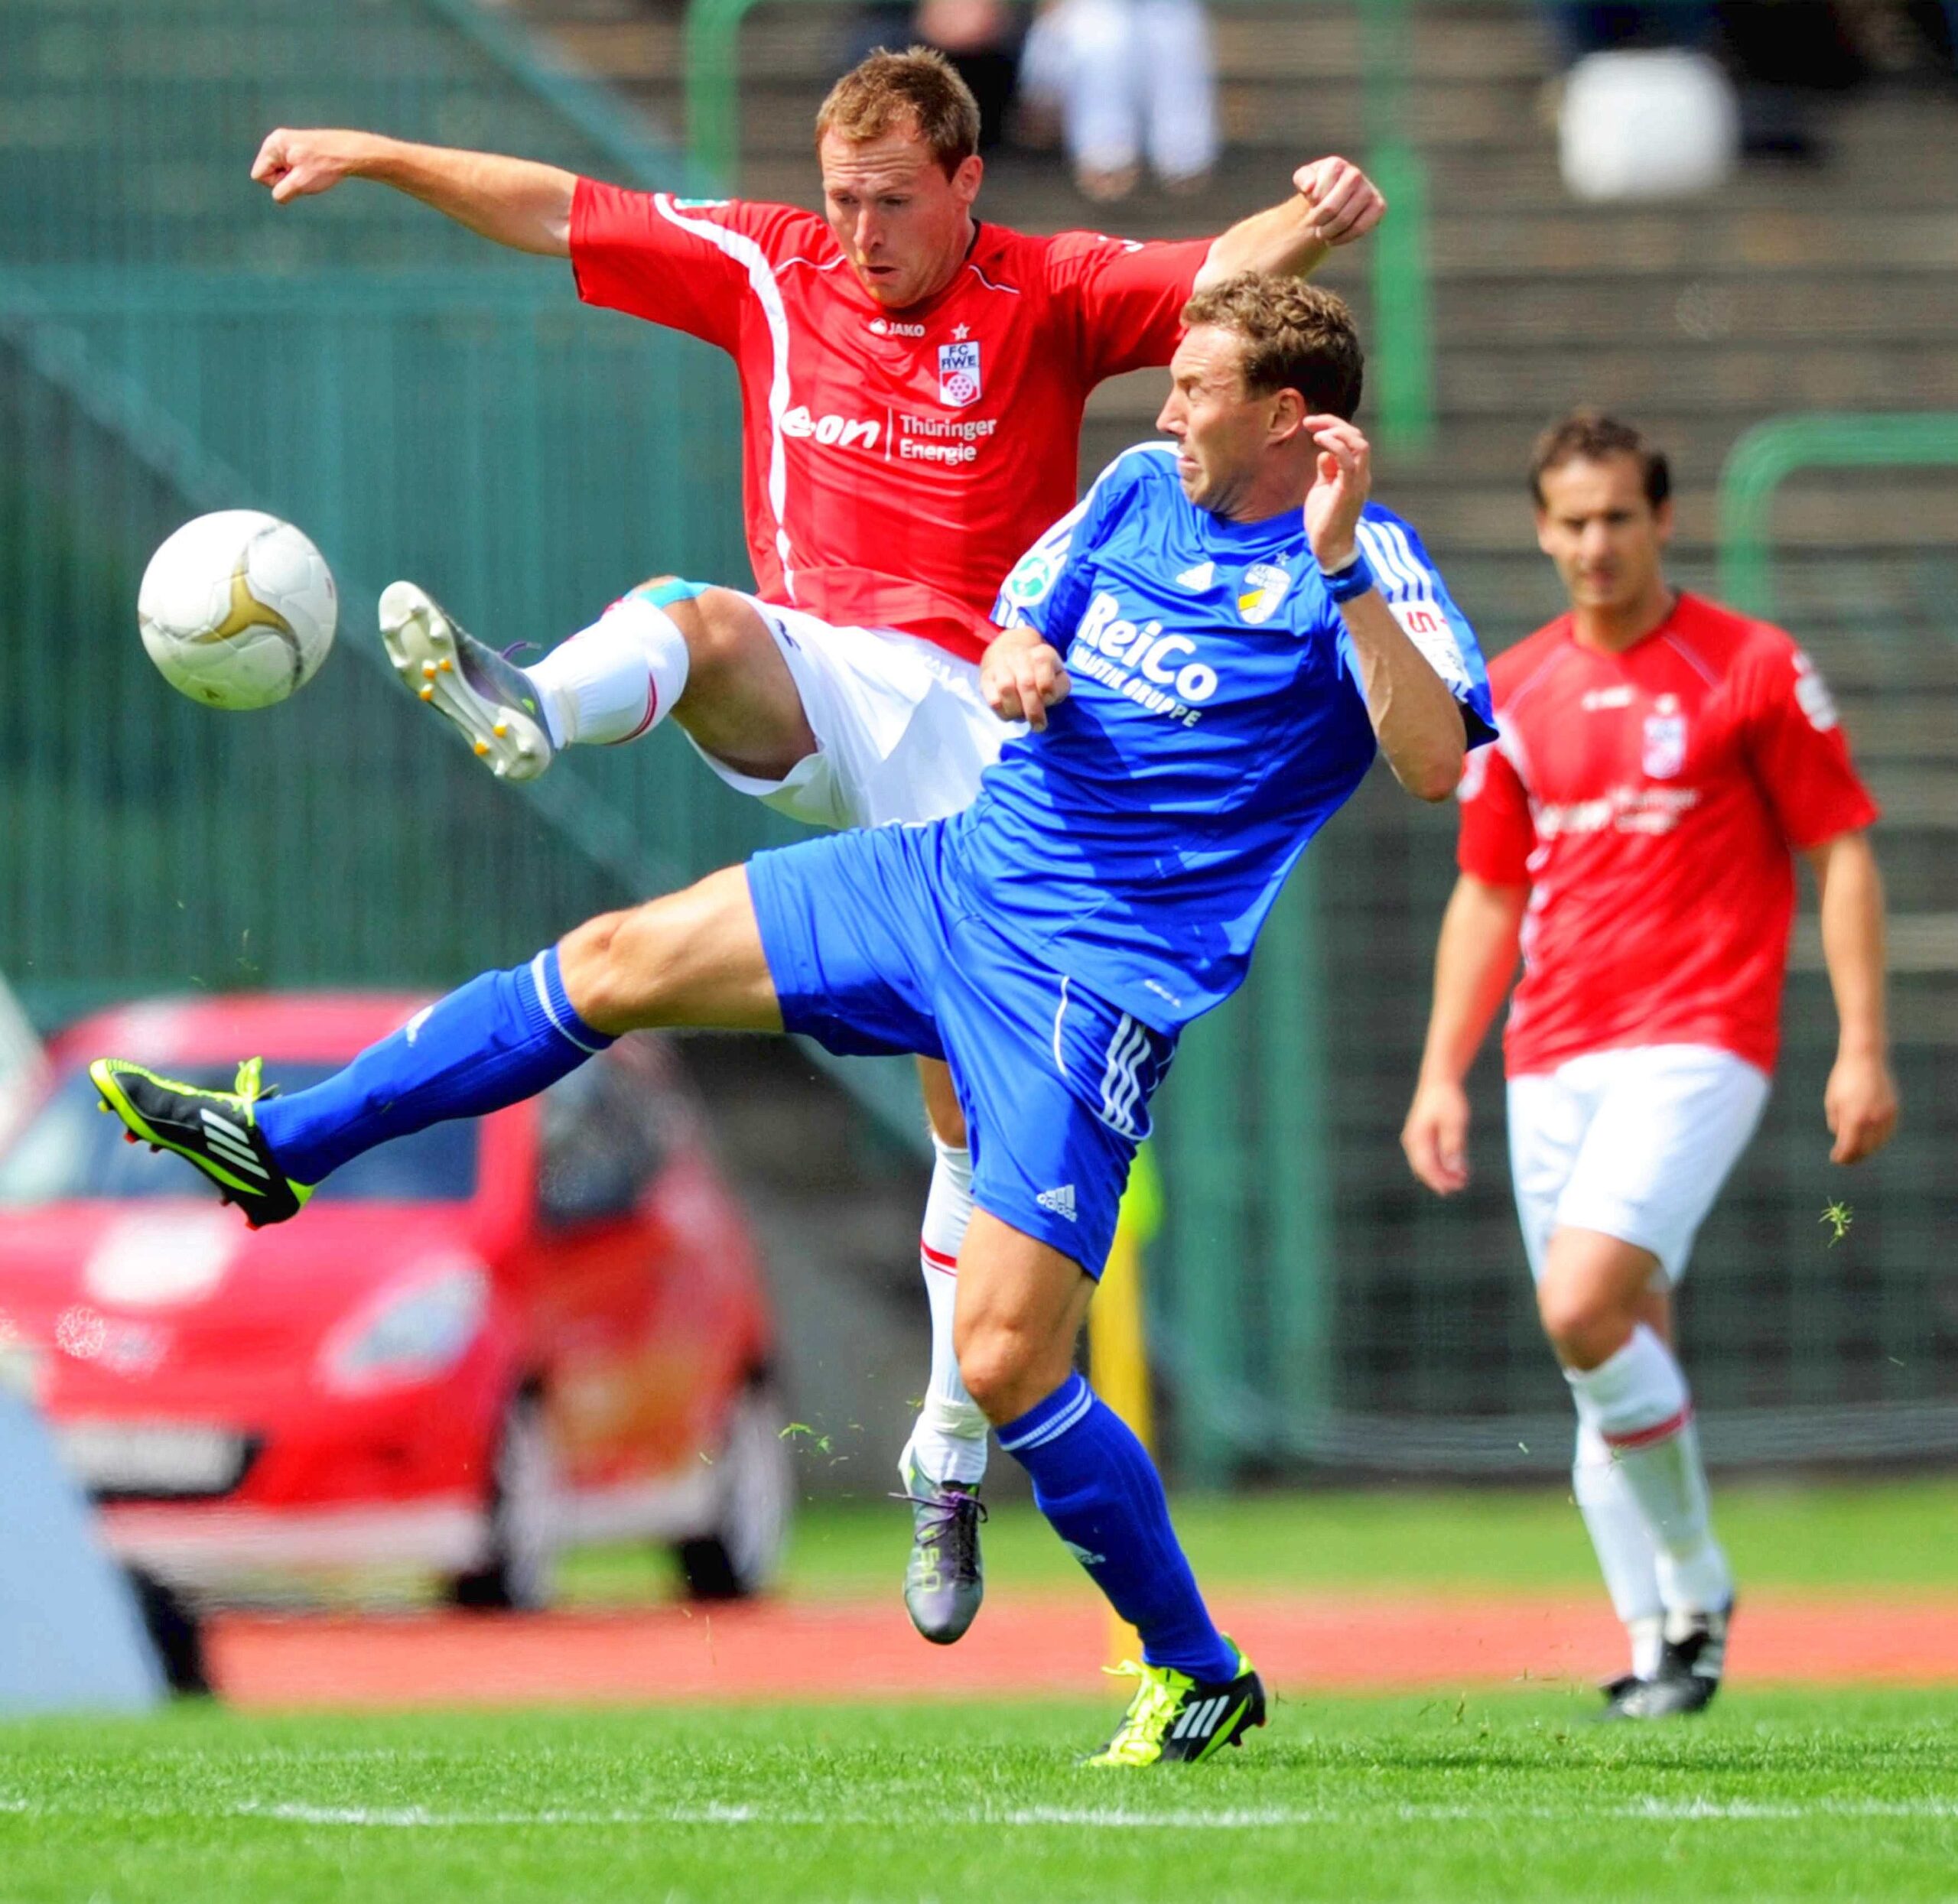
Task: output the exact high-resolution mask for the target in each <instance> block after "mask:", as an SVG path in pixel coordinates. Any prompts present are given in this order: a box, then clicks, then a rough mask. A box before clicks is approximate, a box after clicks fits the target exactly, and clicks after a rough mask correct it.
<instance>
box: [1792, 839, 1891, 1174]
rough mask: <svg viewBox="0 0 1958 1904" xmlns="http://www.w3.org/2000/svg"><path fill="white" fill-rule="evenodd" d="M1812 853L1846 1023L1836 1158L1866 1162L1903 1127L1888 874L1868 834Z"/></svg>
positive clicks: (1831, 1107) (1825, 945)
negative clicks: (1892, 1014) (1887, 962)
mask: <svg viewBox="0 0 1958 1904" xmlns="http://www.w3.org/2000/svg"><path fill="white" fill-rule="evenodd" d="M1806 857H1807V860H1808V863H1809V864H1810V866H1812V867H1813V869H1814V871H1815V879H1816V885H1817V887H1818V888H1819V889H1820V892H1821V895H1822V957H1823V963H1824V964H1826V966H1827V967H1828V968H1829V987H1830V990H1831V991H1832V992H1833V993H1835V995H1836V1022H1837V1025H1838V1027H1839V1031H1838V1035H1837V1039H1836V1062H1835V1064H1834V1065H1833V1067H1831V1069H1830V1073H1829V1083H1828V1084H1827V1086H1826V1087H1825V1089H1824V1090H1823V1097H1822V1108H1823V1115H1824V1116H1825V1117H1826V1119H1828V1123H1829V1134H1830V1136H1831V1137H1833V1139H1835V1143H1834V1145H1833V1148H1832V1149H1830V1153H1829V1160H1830V1162H1831V1163H1836V1164H1855V1163H1860V1162H1862V1159H1863V1158H1865V1157H1869V1156H1873V1155H1875V1153H1876V1152H1878V1151H1879V1150H1881V1149H1882V1148H1883V1146H1884V1145H1885V1144H1887V1143H1888V1142H1889V1141H1890V1139H1891V1137H1892V1136H1895V1133H1896V1129H1897V1085H1896V1081H1895V1079H1894V1078H1892V1077H1891V1074H1890V1042H1889V1028H1888V1022H1887V1019H1886V1015H1885V1007H1884V996H1883V993H1884V951H1883V947H1884V931H1883V876H1882V873H1881V872H1878V869H1877V864H1876V855H1875V852H1874V851H1872V849H1871V846H1870V843H1869V835H1868V834H1866V833H1838V834H1837V835H1836V837H1835V838H1834V839H1833V840H1825V841H1824V842H1823V844H1822V845H1820V846H1815V847H1813V848H1811V849H1810V851H1809V852H1808V853H1807V856H1806Z"/></svg>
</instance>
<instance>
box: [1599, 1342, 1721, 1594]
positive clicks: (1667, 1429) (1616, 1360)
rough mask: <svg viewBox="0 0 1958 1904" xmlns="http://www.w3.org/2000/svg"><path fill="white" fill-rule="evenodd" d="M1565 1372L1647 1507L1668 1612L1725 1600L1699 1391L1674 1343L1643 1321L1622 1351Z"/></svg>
mask: <svg viewBox="0 0 1958 1904" xmlns="http://www.w3.org/2000/svg"><path fill="white" fill-rule="evenodd" d="M1564 1379H1565V1380H1566V1381H1567V1382H1569V1384H1570V1386H1571V1389H1572V1392H1573V1394H1574V1395H1575V1396H1576V1398H1577V1402H1578V1412H1579V1416H1580V1418H1588V1419H1589V1420H1591V1421H1593V1422H1595V1423H1596V1424H1597V1426H1598V1431H1599V1434H1601V1435H1602V1437H1603V1438H1604V1441H1605V1445H1606V1447H1608V1448H1609V1449H1610V1451H1611V1453H1612V1460H1613V1461H1614V1462H1615V1464H1616V1466H1617V1468H1618V1473H1620V1474H1621V1476H1622V1477H1623V1478H1624V1481H1625V1486H1626V1487H1627V1488H1628V1490H1630V1491H1631V1495H1632V1496H1633V1498H1634V1499H1636V1500H1637V1501H1638V1505H1639V1506H1640V1507H1641V1509H1643V1511H1644V1516H1645V1525H1646V1526H1647V1529H1649V1530H1650V1531H1651V1535H1652V1538H1653V1541H1654V1544H1655V1545H1656V1546H1657V1550H1658V1551H1657V1555H1656V1556H1655V1559H1656V1564H1657V1574H1658V1580H1659V1597H1660V1600H1662V1601H1663V1602H1664V1605H1665V1608H1666V1610H1667V1613H1669V1614H1670V1613H1709V1612H1712V1611H1713V1610H1715V1609H1716V1608H1719V1607H1724V1606H1725V1605H1726V1603H1727V1602H1728V1601H1729V1600H1730V1599H1732V1597H1733V1590H1734V1589H1733V1576H1732V1574H1730V1573H1729V1571H1728V1569H1727V1557H1726V1555H1725V1554H1723V1553H1722V1552H1721V1551H1720V1546H1719V1542H1717V1541H1716V1540H1715V1539H1714V1538H1713V1530H1712V1524H1711V1520H1710V1518H1709V1512H1708V1509H1707V1503H1706V1468H1705V1467H1704V1466H1703V1464H1702V1463H1701V1461H1700V1458H1699V1435H1698V1434H1697V1433H1696V1431H1695V1430H1694V1428H1693V1396H1692V1392H1691V1391H1690V1389H1688V1388H1687V1387H1686V1375H1685V1373H1684V1371H1683V1370H1681V1368H1680V1365H1679V1363H1678V1362H1677V1360H1675V1359H1674V1357H1673V1352H1672V1350H1670V1349H1669V1348H1667V1347H1666V1345H1665V1344H1664V1343H1663V1342H1661V1341H1660V1340H1659V1338H1658V1337H1657V1336H1656V1335H1655V1334H1653V1332H1652V1331H1651V1330H1650V1329H1648V1328H1647V1327H1646V1326H1645V1325H1644V1324H1643V1323H1641V1324H1639V1326H1638V1327H1637V1328H1636V1329H1634V1331H1632V1334H1631V1340H1630V1341H1629V1342H1628V1343H1627V1344H1625V1347H1623V1348H1621V1350H1619V1351H1618V1353H1617V1354H1616V1355H1615V1356H1613V1357H1611V1358H1610V1359H1609V1360H1608V1361H1605V1362H1602V1363H1599V1365H1598V1366H1597V1367H1596V1368H1595V1369H1590V1370H1579V1369H1566V1370H1565V1371H1564Z"/></svg>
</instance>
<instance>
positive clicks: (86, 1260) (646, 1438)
mask: <svg viewBox="0 0 1958 1904" xmlns="http://www.w3.org/2000/svg"><path fill="white" fill-rule="evenodd" d="M424 1002H426V1001H425V1000H424V999H417V998H409V997H400V996H395V997H379V996H333V995H326V994H319V995H311V996H291V995H288V996H273V995H260V996H239V997H234V998H212V999H195V1000H184V999H170V1000H165V1001H162V1002H154V1003H148V1004H141V1005H135V1006H128V1007H127V1008H125V1009H121V1010H118V1011H115V1012H107V1013H105V1014H103V1015H101V1016H99V1017H96V1018H93V1019H89V1020H87V1021H86V1022H84V1023H83V1024H80V1025H76V1026H75V1027H73V1028H72V1029H70V1031H69V1032H67V1034H66V1035H63V1037H61V1038H60V1039H58V1040H57V1041H56V1043H55V1045H54V1047H53V1049H52V1051H51V1052H50V1057H51V1058H52V1060H53V1076H52V1081H51V1084H50V1087H49V1089H48V1092H47V1096H46V1097H45V1099H44V1101H43V1102H42V1103H41V1106H40V1107H39V1109H38V1110H37V1113H35V1114H34V1116H32V1117H31V1118H30V1119H28V1122H27V1123H26V1124H25V1125H24V1126H23V1127H22V1128H21V1130H20V1131H19V1132H18V1134H17V1136H15V1139H14V1140H13V1142H11V1144H10V1145H8V1148H7V1149H6V1151H5V1154H4V1155H0V1237H3V1238H4V1241H0V1346H5V1345H8V1344H11V1347H12V1349H13V1350H14V1351H15V1357H16V1359H18V1357H19V1356H20V1355H21V1353H24V1354H25V1355H26V1356H27V1357H28V1358H29V1360H30V1361H31V1365H32V1366H33V1368H34V1371H35V1378H36V1380H37V1393H38V1395H39V1397H40V1399H41V1404H42V1406H43V1407H44V1409H45V1411H46V1412H47V1415H48V1416H49V1418H50V1420H51V1421H52V1422H53V1424H54V1428H55V1431H56V1432H57V1436H58V1437H59V1438H60V1441H61V1443H62V1444H63V1449H64V1452H65V1454H66V1455H67V1458H68V1460H69V1462H70V1465H71V1467H73V1470H75V1472H76V1474H77V1476H78V1477H79V1478H80V1480H82V1481H83V1483H84V1484H85V1485H86V1486H88V1487H89V1489H90V1490H91V1491H92V1492H93V1493H94V1494H95V1496H96V1498H97V1499H99V1501H100V1502H101V1503H102V1506H103V1512H104V1518H105V1520H106V1525H107V1528H108V1531H109V1536H110V1538H111V1540H112V1544H113V1545H114V1546H115V1548H116V1549H117V1551H119V1553H121V1554H122V1555H123V1556H124V1557H125V1558H126V1559H128V1561H131V1562H132V1563H133V1564H136V1565H138V1566H139V1567H141V1568H145V1569H146V1570H148V1571H150V1572H151V1573H153V1574H157V1575H158V1576H159V1577H161V1578H162V1579H164V1580H165V1581H169V1582H171V1583H172V1584H176V1585H179V1586H185V1587H194V1588H204V1589H215V1590H221V1591H226V1592H232V1593H236V1592H239V1591H256V1590H262V1588H263V1587H267V1586H275V1585H277V1586H289V1585H290V1584H291V1583H292V1581H294V1578H295V1577H298V1578H300V1579H302V1580H303V1579H304V1578H305V1577H307V1576H313V1575H317V1574H334V1575H340V1574H349V1573H351V1574H354V1575H356V1577H373V1576H376V1575H389V1576H396V1577H398V1576H400V1575H402V1574H413V1575H418V1576H421V1577H424V1578H425V1577H428V1576H430V1575H433V1576H434V1577H437V1578H438V1579H439V1580H441V1581H442V1582H444V1584H445V1585H446V1587H447V1590H448V1591H449V1592H450V1594H451V1595H452V1596H453V1597H454V1598H455V1599H456V1600H458V1601H460V1602H461V1603H464V1604H467V1605H477V1606H496V1607H536V1606H540V1605H542V1604H544V1603H545V1602H546V1601H547V1600H548V1598H549V1597H550V1594H551V1581H552V1577H553V1573H554V1569H555V1556H556V1555H557V1553H558V1550H559V1549H560V1548H562V1547H564V1546H565V1545H570V1544H571V1543H574V1542H582V1541H587V1540H593V1539H600V1538H606V1539H610V1538H623V1537H643V1538H649V1539H653V1540H658V1541H662V1542H670V1543H672V1545H674V1546H675V1548H676V1549H677V1550H678V1555H679V1557H680V1560H681V1564H682V1566H683V1568H684V1569H685V1574H686V1577H687V1579H688V1582H689V1584H690V1585H691V1587H692V1588H693V1590H694V1591H695V1592H696V1593H698V1594H704V1595H711V1596H717V1597H724V1596H730V1595H734V1594H743V1593H746V1592H748V1591H750V1590H753V1589H754V1588H756V1587H759V1586H760V1585H762V1584H763V1583H764V1582H765V1581H766V1579H767V1578H768V1577H769V1574H770V1572H771V1571H772V1568H773V1566H774V1564H775V1561H776V1558H777V1556H778V1555H779V1551H780V1549H781V1546H782V1540H783V1537H784V1535H785V1530H786V1526H787V1522H788V1516H789V1507H790V1500H791V1493H792V1476H791V1473H790V1467H789V1457H788V1453H787V1451H786V1450H785V1447H783V1445H782V1441H781V1438H780V1434H779V1431H780V1428H781V1425H782V1417H781V1414H780V1412H779V1407H778V1405H777V1403H776V1399H775V1396H774V1392H773V1391H772V1388H771V1387H770V1386H769V1374H768V1371H769V1360H770V1353H771V1347H772V1344H771V1324H770V1320H769V1308H768V1304H767V1299H766V1294H765V1292H764V1288H763V1279H762V1274H761V1270H760V1266H759V1261H758V1259H757V1256H756V1250H755V1247H754V1244H753V1240H752V1239H751V1238H750V1235H749V1233H748V1230H747V1228H746V1225H745V1223H743V1220H742V1217H741V1215H740V1211H739V1210H738V1209H737V1207H736V1205H735V1204H734V1202H733V1199H732V1197H730V1194H729V1192H728V1191H727V1188H726V1186H725V1185H724V1184H723V1182H722V1181H721V1180H720V1177H719V1175H717V1172H716V1171H715V1168H714V1164H713V1162H712V1161H711V1158H710V1156H709V1155H708V1152H707V1147H706V1145H705V1143H704V1139H703V1134H702V1127H701V1116H700V1113H699V1112H698V1109H697V1108H696V1106H695V1103H694V1100H693V1099H692V1098H691V1095H690V1094H689V1093H688V1090H687V1088H686V1087H685V1084H684V1081H683V1080H682V1078H681V1075H680V1072H679V1068H678V1064H677V1062H676V1061H675V1058H674V1056H673V1054H672V1050H671V1048H669V1047H668V1045H665V1043H663V1042H662V1041H660V1040H659V1039H658V1038H653V1037H650V1036H639V1037H634V1038H625V1039H622V1040H621V1041H620V1042H619V1043H618V1044H617V1045H615V1046H613V1048H612V1049H611V1050H610V1051H608V1052H607V1053H606V1054H604V1055H603V1057H602V1058H597V1059H595V1060H594V1061H593V1062H591V1063H590V1064H587V1065H586V1066H584V1067H583V1068H582V1069H581V1071H577V1072H576V1073H575V1074H573V1075H572V1076H571V1077H568V1078H566V1079H565V1080H563V1082H561V1084H558V1085H556V1086H555V1087H552V1089H551V1090H549V1091H548V1092H546V1093H544V1095H543V1096H542V1097H540V1098H538V1099H535V1100H532V1102H530V1103H525V1104H519V1105H516V1106H512V1108H511V1109H509V1110H503V1111H499V1112H497V1113H496V1114H495V1115H493V1116H489V1117H485V1118H482V1119H476V1120H473V1121H470V1122H467V1123H455V1124H448V1125H440V1126H436V1127H435V1128H434V1129H430V1130H427V1131H424V1132H421V1133H420V1134H418V1136H412V1137H405V1138H401V1139H396V1140H395V1141H393V1142H389V1143H386V1144H384V1145H381V1146H380V1147H379V1149H376V1150H373V1151H370V1152H368V1153H367V1155H365V1156H363V1157H361V1158H357V1159H356V1161H355V1162H353V1163H351V1164H350V1165H347V1166H346V1168H344V1169H343V1170H341V1171H338V1172H337V1173H336V1174H335V1175H334V1176H333V1177H332V1178H330V1180H329V1181H327V1183H326V1184H324V1185H323V1186H322V1187H321V1188H320V1191H319V1193H318V1194H317V1196H315V1197H314V1199H313V1201H312V1202H311V1204H309V1205H308V1206H307V1209H306V1211H305V1214H304V1216H303V1217H301V1218H300V1219H299V1220H297V1221H295V1222H292V1223H286V1224H284V1225H281V1226H280V1227H276V1228H272V1229H268V1230H261V1231H258V1232H256V1233H254V1232H252V1231H251V1230H247V1229H246V1226H245V1223H244V1222H243V1220H242V1219H241V1218H240V1217H239V1215H238V1214H237V1213H236V1211H235V1210H228V1209H225V1208H223V1207H220V1205H219V1204H218V1202H217V1201H216V1191H215V1189H214V1188H210V1187H207V1186H206V1185H204V1184H202V1183H200V1181H199V1179H198V1178H197V1175H196V1173H195V1172H194V1171H193V1170H192V1169H191V1168H190V1166H189V1165H187V1164H186V1163H185V1162H184V1161H183V1160H182V1159H181V1158H174V1157H171V1156H170V1155H167V1154H165V1155H151V1153H150V1152H148V1150H146V1149H142V1148H141V1147H140V1146H133V1145H125V1144H124V1143H122V1142H120V1141H119V1139H120V1136H121V1132H120V1130H119V1127H118V1126H117V1125H116V1124H115V1120H114V1119H110V1118H106V1117H103V1116H99V1115H98V1112H97V1105H96V1093H95V1092H94V1090H93V1088H92V1087H90V1085H89V1082H88V1079H87V1077H86V1074H85V1072H84V1071H83V1065H84V1064H86V1061H87V1060H88V1059H89V1058H93V1057H98V1056H100V1055H101V1054H103V1053H105V1052H113V1053H115V1054H116V1055H118V1056H126V1057H129V1058H135V1060H137V1061H138V1062H139V1063H142V1064H149V1065H151V1066H154V1067H156V1068H157V1069H158V1070H161V1071H164V1072H165V1073H167V1074H171V1075H174V1076H177V1077H183V1078H185V1079H187V1080H190V1081H192V1082H195V1083H200V1084H223V1085H226V1086H228V1085H229V1081H230V1076H231V1073H232V1071H233V1069H234V1068H235V1067H236V1061H237V1060H238V1059H239V1058H241V1057H244V1056H247V1055H250V1054H263V1056H264V1058H265V1080H266V1082H267V1084H268V1085H270V1084H278V1085H281V1086H282V1087H284V1088H285V1090H287V1091H288V1092H291V1091H293V1090H299V1089H302V1088H304V1087H305V1086H306V1085H307V1084H310V1083H312V1082H314V1080H317V1079H318V1078H320V1077H322V1076H324V1074H326V1073H327V1071H331V1070H333V1069H334V1068H336V1067H338V1066H339V1065H340V1064H343V1062H344V1061H346V1059H347V1058H350V1057H351V1056H352V1055H353V1054H354V1053H355V1052H356V1051H358V1050H359V1049H360V1048H361V1047H362V1046H363V1045H367V1044H369V1043H370V1042H372V1041H373V1040H375V1039H376V1038H380V1037H382V1036H383V1035H385V1034H386V1033H388V1032H390V1031H392V1030H393V1029H394V1028H395V1027H396V1026H398V1025H401V1024H402V1022H404V1021H405V1020H406V1019H408V1017H410V1016H411V1015H412V1014H413V1013H414V1012H415V1011H416V1010H418V1009H419V1008H420V1007H421V1006H422V1005H423V1004H424Z"/></svg>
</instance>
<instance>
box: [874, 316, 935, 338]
mask: <svg viewBox="0 0 1958 1904" xmlns="http://www.w3.org/2000/svg"><path fill="white" fill-rule="evenodd" d="M924 334H925V327H924V326H923V325H922V324H894V323H892V322H891V320H890V319H889V318H888V317H873V318H872V319H871V320H870V335H871V336H873V337H922V336H924Z"/></svg>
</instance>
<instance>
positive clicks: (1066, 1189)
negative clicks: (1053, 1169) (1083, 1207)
mask: <svg viewBox="0 0 1958 1904" xmlns="http://www.w3.org/2000/svg"><path fill="white" fill-rule="evenodd" d="M1033 1201H1035V1202H1036V1204H1039V1206H1040V1207H1041V1208H1042V1210H1052V1212H1053V1213H1054V1214H1055V1216H1057V1217H1065V1218H1066V1219H1067V1220H1068V1222H1069V1223H1073V1222H1075V1221H1076V1220H1077V1219H1076V1217H1075V1208H1074V1185H1073V1184H1062V1186H1061V1187H1060V1188H1059V1190H1043V1191H1041V1193H1040V1194H1039V1196H1037V1197H1035V1198H1034V1200H1033Z"/></svg>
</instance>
